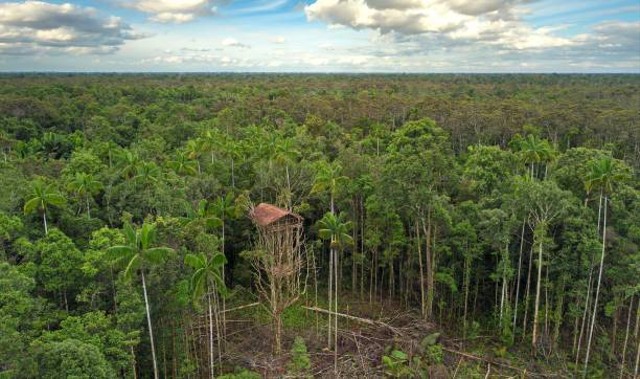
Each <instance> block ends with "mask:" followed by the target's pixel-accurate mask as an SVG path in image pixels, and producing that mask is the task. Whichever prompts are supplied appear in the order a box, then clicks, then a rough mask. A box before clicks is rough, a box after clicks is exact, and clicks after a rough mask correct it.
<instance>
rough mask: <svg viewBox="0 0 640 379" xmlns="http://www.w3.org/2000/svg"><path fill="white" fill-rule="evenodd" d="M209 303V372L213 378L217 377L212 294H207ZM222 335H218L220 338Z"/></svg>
mask: <svg viewBox="0 0 640 379" xmlns="http://www.w3.org/2000/svg"><path fill="white" fill-rule="evenodd" d="M207 303H208V306H209V374H210V376H211V378H212V379H213V378H215V376H216V375H215V370H214V365H213V306H212V305H211V294H210V293H208V294H207ZM219 339H220V336H218V340H219Z"/></svg>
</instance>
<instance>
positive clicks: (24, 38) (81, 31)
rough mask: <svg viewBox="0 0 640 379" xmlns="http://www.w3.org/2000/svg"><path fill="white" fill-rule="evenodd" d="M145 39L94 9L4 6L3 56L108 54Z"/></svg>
mask: <svg viewBox="0 0 640 379" xmlns="http://www.w3.org/2000/svg"><path fill="white" fill-rule="evenodd" d="M142 37H144V36H143V35H142V34H139V33H136V32H135V31H134V30H133V29H132V28H131V27H130V26H129V25H128V24H126V23H124V22H122V20H120V18H117V17H102V16H101V15H100V14H99V13H98V12H97V11H96V10H95V9H93V8H84V7H79V6H76V5H72V4H68V3H67V4H51V3H46V2H41V1H26V2H24V3H3V4H0V43H1V44H0V53H3V54H11V55H23V54H37V53H47V54H66V53H68V54H107V53H113V52H115V51H117V50H118V48H119V46H121V45H123V44H124V43H125V41H127V40H133V39H139V38H142Z"/></svg>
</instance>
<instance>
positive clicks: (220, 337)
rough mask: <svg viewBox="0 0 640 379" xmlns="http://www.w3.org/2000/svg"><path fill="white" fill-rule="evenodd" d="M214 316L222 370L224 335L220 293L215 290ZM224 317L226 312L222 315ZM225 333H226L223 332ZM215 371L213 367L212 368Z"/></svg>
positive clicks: (219, 363)
mask: <svg viewBox="0 0 640 379" xmlns="http://www.w3.org/2000/svg"><path fill="white" fill-rule="evenodd" d="M213 305H214V307H213V314H214V319H215V323H216V335H217V336H218V338H216V340H217V342H218V367H219V369H220V370H222V349H223V346H222V343H223V335H221V333H220V332H221V330H220V329H221V328H220V299H219V297H218V292H217V291H216V290H215V288H214V290H213ZM222 314H223V315H224V312H223V313H222ZM222 329H224V325H223V327H222ZM223 333H224V332H223ZM212 369H213V366H212Z"/></svg>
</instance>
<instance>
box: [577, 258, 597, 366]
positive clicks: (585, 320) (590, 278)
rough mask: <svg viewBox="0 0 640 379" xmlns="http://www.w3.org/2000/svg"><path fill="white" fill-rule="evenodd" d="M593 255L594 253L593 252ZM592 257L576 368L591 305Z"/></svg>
mask: <svg viewBox="0 0 640 379" xmlns="http://www.w3.org/2000/svg"><path fill="white" fill-rule="evenodd" d="M594 255H595V254H594ZM593 263H594V262H593V257H592V260H591V264H590V267H589V281H588V282H587V292H586V293H585V295H584V312H583V314H582V322H581V323H580V336H579V337H578V346H577V348H576V360H575V364H576V370H577V367H578V362H579V360H580V350H581V348H582V339H583V337H584V333H585V332H586V328H587V327H588V325H589V321H590V313H589V308H590V307H591V290H592V286H593Z"/></svg>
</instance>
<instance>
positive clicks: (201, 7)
mask: <svg viewBox="0 0 640 379" xmlns="http://www.w3.org/2000/svg"><path fill="white" fill-rule="evenodd" d="M217 3H219V2H215V1H212V0H123V1H122V2H121V3H120V4H121V5H122V6H124V7H126V8H131V9H135V10H138V11H140V12H144V13H147V14H150V15H151V17H150V20H151V21H155V22H160V23H177V24H180V23H184V22H189V21H192V20H194V19H195V18H196V17H199V16H207V15H212V14H214V13H216V11H217V6H216V4H217Z"/></svg>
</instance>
